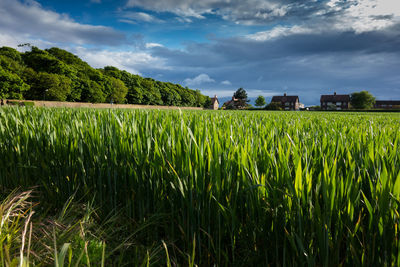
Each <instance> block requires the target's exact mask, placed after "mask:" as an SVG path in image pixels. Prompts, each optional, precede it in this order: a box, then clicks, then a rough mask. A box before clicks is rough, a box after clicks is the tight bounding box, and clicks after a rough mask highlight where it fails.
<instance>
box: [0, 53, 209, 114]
mask: <svg viewBox="0 0 400 267" xmlns="http://www.w3.org/2000/svg"><path fill="white" fill-rule="evenodd" d="M0 98H1V99H3V98H8V99H30V100H57V101H73V102H92V103H102V102H103V103H104V102H108V103H109V102H113V103H129V104H145V105H168V106H198V107H203V106H204V107H208V106H209V105H210V102H211V100H210V98H209V97H208V96H204V95H202V94H201V93H200V91H199V90H191V89H189V88H184V87H182V86H181V85H179V84H172V83H168V82H160V81H155V80H153V79H151V78H142V77H140V76H138V75H134V74H131V73H129V72H127V71H122V70H119V69H117V68H115V67H105V68H104V69H94V68H92V67H90V66H89V65H88V64H87V63H86V62H84V61H82V60H81V59H80V58H78V57H77V56H75V55H73V54H71V53H69V52H67V51H65V50H62V49H59V48H55V47H53V48H50V49H46V50H41V49H38V48H37V47H32V49H31V51H27V52H24V53H20V52H18V51H17V50H15V49H13V48H10V47H1V48H0Z"/></svg>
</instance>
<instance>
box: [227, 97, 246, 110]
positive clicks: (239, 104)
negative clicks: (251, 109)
mask: <svg viewBox="0 0 400 267" xmlns="http://www.w3.org/2000/svg"><path fill="white" fill-rule="evenodd" d="M222 107H223V108H225V109H245V108H246V107H247V103H246V101H245V100H241V99H237V98H235V97H234V96H232V100H229V101H226V102H225V103H224V104H223V106H222Z"/></svg>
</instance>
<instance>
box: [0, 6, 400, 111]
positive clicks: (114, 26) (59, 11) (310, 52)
mask: <svg viewBox="0 0 400 267" xmlns="http://www.w3.org/2000/svg"><path fill="white" fill-rule="evenodd" d="M26 42H29V43H31V44H33V45H35V46H38V47H40V48H49V47H52V46H58V47H61V48H64V49H67V50H69V51H71V52H73V53H75V54H77V55H78V56H79V57H81V58H83V59H84V60H85V61H87V62H88V63H89V64H91V65H92V66H94V67H104V66H107V65H112V66H116V67H118V68H120V69H125V70H127V71H130V72H132V73H137V74H140V75H142V76H145V77H152V78H155V79H158V80H162V81H171V82H175V83H180V84H182V85H183V86H188V87H190V88H193V89H200V90H201V91H202V92H203V93H204V94H206V95H210V96H212V95H214V94H217V95H218V96H220V97H228V96H231V95H232V93H233V92H234V91H235V90H236V89H237V88H239V87H243V88H245V89H246V91H247V92H248V94H249V96H250V97H256V96H257V95H263V96H265V97H266V98H267V100H268V99H270V98H271V96H272V95H280V94H283V93H287V94H290V95H299V97H300V101H301V102H303V103H305V104H306V105H312V104H318V102H319V97H320V95H321V94H329V93H333V92H334V91H336V92H337V93H351V92H355V91H360V90H368V91H370V92H371V93H373V94H374V95H375V96H376V98H377V99H400V75H399V71H398V70H399V69H400V4H399V3H398V0H315V1H309V0H307V1H306V0H247V1H243V0H202V1H198V0H163V1H160V0H118V1H111V0H81V1H78V0H69V1H67V0H62V1H61V0H60V1H50V0H27V1H24V0H0V46H11V47H17V45H18V44H20V43H26Z"/></svg>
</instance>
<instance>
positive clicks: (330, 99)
mask: <svg viewBox="0 0 400 267" xmlns="http://www.w3.org/2000/svg"><path fill="white" fill-rule="evenodd" d="M349 103H350V95H338V94H336V92H335V93H334V94H333V95H321V109H322V110H342V109H348V108H349Z"/></svg>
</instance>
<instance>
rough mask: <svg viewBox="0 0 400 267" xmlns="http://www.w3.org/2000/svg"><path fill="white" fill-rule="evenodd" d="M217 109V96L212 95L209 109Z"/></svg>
mask: <svg viewBox="0 0 400 267" xmlns="http://www.w3.org/2000/svg"><path fill="white" fill-rule="evenodd" d="M218 108H219V100H218V97H217V95H214V97H212V98H211V105H210V109H213V110H218Z"/></svg>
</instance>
